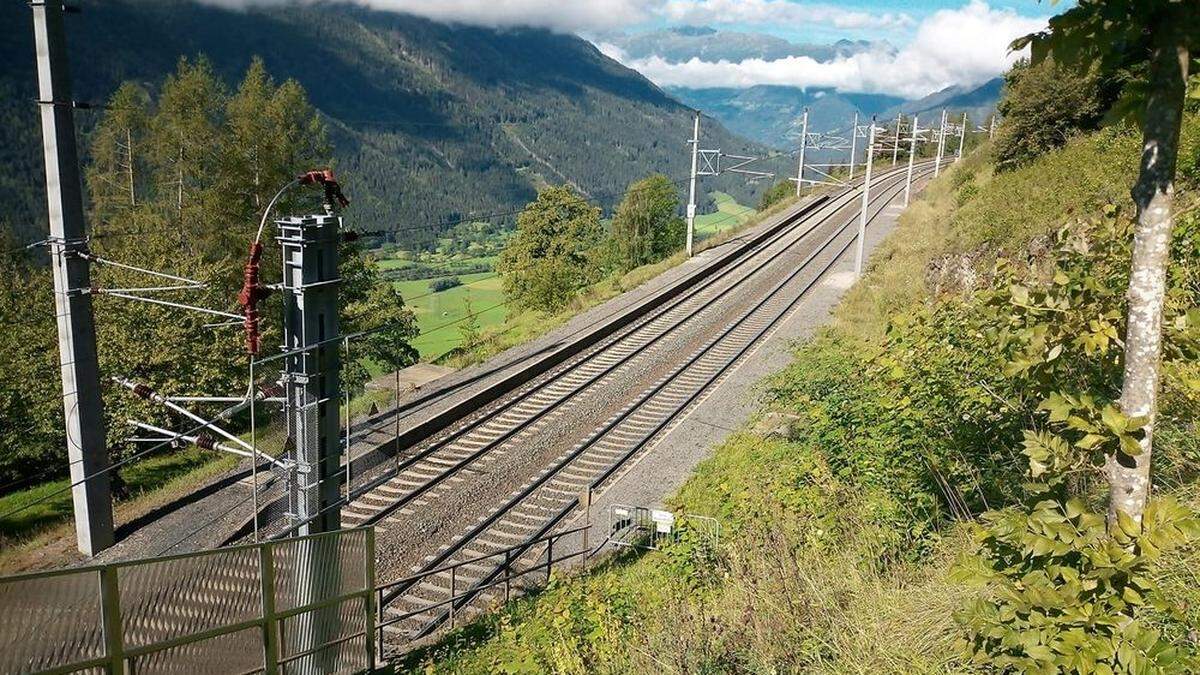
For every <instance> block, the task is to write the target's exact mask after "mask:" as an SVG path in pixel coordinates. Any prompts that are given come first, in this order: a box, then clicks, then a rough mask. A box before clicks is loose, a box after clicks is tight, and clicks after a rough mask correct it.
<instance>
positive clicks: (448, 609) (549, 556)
mask: <svg viewBox="0 0 1200 675" xmlns="http://www.w3.org/2000/svg"><path fill="white" fill-rule="evenodd" d="M591 527H592V525H590V524H589V525H580V526H577V527H573V528H570V529H566V530H563V531H561V532H554V533H551V534H546V535H542V536H540V537H538V538H536V539H531V540H529V541H526V542H522V543H520V544H516V545H514V546H510V547H508V548H505V549H502V550H499V551H495V552H493V553H488V554H485V555H480V556H475V557H472V558H467V559H464V560H460V561H458V562H455V563H448V564H445V565H441V566H439V567H435V568H432V569H428V570H424V571H422V572H419V573H417V574H412V575H409V576H406V577H403V578H401V579H396V580H395V581H391V582H388V583H386V584H381V585H380V586H379V587H378V588H377V589H376V590H377V592H378V594H379V595H378V600H377V603H376V606H377V607H378V608H379V616H378V618H377V619H376V627H377V630H378V631H379V637H378V642H379V644H381V645H382V644H383V641H384V630H385V629H386V628H387V627H389V626H393V625H396V624H399V623H402V622H404V621H408V620H410V619H414V618H416V617H419V616H421V615H426V614H433V616H431V617H430V618H429V620H428V621H427V622H425V626H423V627H422V628H423V629H424V631H423V632H422V633H420V634H417V635H414V636H413V638H414V639H416V638H418V637H423V635H424V634H427V633H428V632H430V631H432V629H434V628H437V627H438V625H439V624H441V623H442V622H448V625H449V627H450V628H454V627H455V625H456V623H457V618H458V617H457V615H458V612H459V611H460V610H461V609H462V608H463V607H464V606H466V605H467V604H469V603H470V602H471V601H472V600H473V599H475V598H476V597H478V596H479V595H480V594H481V593H483V592H484V591H487V590H489V589H492V588H498V587H500V586H503V587H504V601H505V602H508V601H509V600H511V599H512V596H513V590H514V585H515V582H518V581H521V580H523V579H524V578H525V577H527V576H528V575H530V574H534V573H537V572H541V571H542V570H545V577H546V579H547V580H549V578H550V575H551V573H552V571H553V566H554V565H555V564H556V563H558V564H561V563H563V562H565V561H567V560H571V559H574V558H577V557H579V556H583V555H587V554H589V553H591V551H590V549H589V536H588V535H589V530H590V529H591ZM576 534H581V539H582V543H581V545H580V546H579V547H578V548H575V549H572V550H569V551H566V552H563V551H562V549H561V547H560V549H559V554H558V557H555V551H554V548H555V543H556V542H558V541H560V540H561V539H563V538H564V537H570V536H572V535H576ZM543 544H544V545H545V553H544V554H538V555H537V556H536V560H538V561H540V562H535V563H532V564H527V565H525V566H524V567H519V565H520V560H521V559H522V558H524V557H527V556H528V555H529V553H530V552H531V551H533V550H535V549H537V548H540V547H541V546H542V545H543ZM501 559H503V560H501ZM487 561H494V565H493V566H494V567H495V570H494V571H493V572H491V573H489V574H486V575H484V577H483V578H482V579H480V580H478V581H475V582H472V583H469V584H467V585H466V586H465V587H464V588H462V589H461V591H460V589H459V588H458V586H457V580H458V578H459V570H461V569H462V568H463V567H467V566H479V565H480V564H481V563H486V562H487ZM447 573H449V575H450V586H449V588H448V589H447V594H446V597H445V598H443V599H441V600H434V601H431V602H429V603H426V604H424V605H421V606H420V607H418V608H416V609H412V610H408V611H405V612H399V613H394V614H391V615H388V614H387V612H386V610H387V607H388V605H389V604H390V603H391V602H393V601H395V600H396V598H397V597H399V594H397V593H396V592H395V591H396V590H397V589H407V588H411V587H412V586H414V585H416V584H417V583H418V582H420V581H423V580H426V579H429V578H432V577H436V576H439V575H444V574H447Z"/></svg>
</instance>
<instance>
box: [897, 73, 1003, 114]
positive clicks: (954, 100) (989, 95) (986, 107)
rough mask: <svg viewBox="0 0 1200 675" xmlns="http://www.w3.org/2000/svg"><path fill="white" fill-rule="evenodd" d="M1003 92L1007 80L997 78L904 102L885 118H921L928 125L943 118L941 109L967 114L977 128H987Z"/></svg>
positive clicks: (954, 87) (956, 86)
mask: <svg viewBox="0 0 1200 675" xmlns="http://www.w3.org/2000/svg"><path fill="white" fill-rule="evenodd" d="M1003 88H1004V78H1002V77H996V78H993V79H990V80H988V81H987V82H984V83H983V84H981V85H979V86H978V87H965V86H961V85H955V86H952V87H946V88H945V89H943V90H941V91H939V92H935V93H933V94H930V95H929V96H926V97H924V98H921V99H917V100H915V101H905V102H904V103H901V104H899V105H896V106H894V107H892V108H890V109H888V110H886V111H885V112H884V116H885V117H895V116H896V114H897V113H903V114H905V115H913V114H916V115H919V116H921V117H924V118H925V119H926V120H927V121H929V120H933V119H934V117H940V116H941V114H942V109H943V108H945V109H946V110H948V111H950V112H952V113H955V114H957V115H962V114H963V113H964V112H965V113H967V116H968V117H969V118H970V119H971V120H972V121H973V122H974V123H975V124H985V123H986V122H987V120H988V119H989V118H990V117H991V116H992V113H994V112H996V104H997V103H999V102H1000V93H1001V91H1002V90H1003Z"/></svg>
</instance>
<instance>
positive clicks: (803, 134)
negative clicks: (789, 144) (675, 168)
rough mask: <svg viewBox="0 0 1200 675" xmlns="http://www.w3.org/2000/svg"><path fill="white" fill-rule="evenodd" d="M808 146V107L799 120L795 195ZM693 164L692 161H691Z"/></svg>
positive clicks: (802, 178)
mask: <svg viewBox="0 0 1200 675" xmlns="http://www.w3.org/2000/svg"><path fill="white" fill-rule="evenodd" d="M807 147H808V108H805V109H804V117H803V118H802V121H801V122H800V168H798V169H796V196H797V197H799V196H800V188H802V187H804V151H805V149H807ZM693 164H694V161H693Z"/></svg>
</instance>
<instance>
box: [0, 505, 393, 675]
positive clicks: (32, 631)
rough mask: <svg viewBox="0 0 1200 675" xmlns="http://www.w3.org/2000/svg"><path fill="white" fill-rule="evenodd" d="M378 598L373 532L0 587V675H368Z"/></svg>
mask: <svg viewBox="0 0 1200 675" xmlns="http://www.w3.org/2000/svg"><path fill="white" fill-rule="evenodd" d="M374 588H375V535H374V531H373V530H371V529H370V528H359V529H354V530H341V531H337V532H329V533H326V534H318V535H313V536H309V537H298V538H293V539H285V540H282V541H276V542H269V543H263V544H251V545H246V546H233V547H229V548H221V549H215V550H211V551H203V552H199V553H193V554H184V555H178V556H170V557H165V558H154V559H150V560H138V561H131V562H122V563H114V564H110V565H97V566H92V567H80V568H76V569H67V570H57V571H53V572H42V573H33V574H24V575H19V576H14V577H7V578H2V579H0V608H2V611H0V672H3V673H41V674H46V675H49V674H56V673H75V672H87V673H110V674H114V675H119V674H123V673H181V674H182V673H188V674H192V673H221V674H224V673H270V674H274V673H289V674H290V673H350V672H362V671H364V670H368V669H370V668H372V667H374V664H375V630H374V618H375V595H374Z"/></svg>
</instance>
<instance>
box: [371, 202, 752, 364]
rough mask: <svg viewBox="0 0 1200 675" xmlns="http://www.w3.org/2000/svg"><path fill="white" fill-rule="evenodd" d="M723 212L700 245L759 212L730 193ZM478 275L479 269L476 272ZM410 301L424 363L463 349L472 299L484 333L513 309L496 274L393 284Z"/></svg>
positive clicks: (703, 221)
mask: <svg viewBox="0 0 1200 675" xmlns="http://www.w3.org/2000/svg"><path fill="white" fill-rule="evenodd" d="M712 196H713V199H714V200H715V201H716V203H717V209H718V210H717V212H716V213H710V214H705V215H701V216H697V217H696V239H697V241H702V240H704V239H707V238H709V237H712V236H714V235H716V234H719V233H721V232H723V231H725V230H729V229H733V228H736V227H738V226H740V225H742V224H743V223H745V222H746V221H747V220H749V219H750V218H752V217H753V216H754V214H755V210H754V209H752V208H749V207H746V206H742V205H741V204H738V203H737V201H735V200H734V198H733V197H731V196H730V195H728V194H726V193H724V192H713V193H712ZM496 259H497V258H496V256H495V255H491V256H479V257H473V258H463V259H457V260H452V259H449V258H440V256H429V257H427V259H426V260H423V261H421V262H414V261H411V260H402V259H399V258H388V257H384V258H381V259H380V260H379V261H378V264H379V266H380V267H381V268H382V269H384V270H387V271H400V270H403V269H405V268H408V267H412V266H417V265H427V266H431V267H433V268H434V269H436V270H437V271H439V272H440V271H444V270H446V269H448V268H453V267H460V266H461V267H463V268H466V267H470V266H475V265H480V264H486V265H487V266H489V267H490V266H493V265H494V264H495V262H496ZM474 269H478V267H475V268H474ZM455 276H456V277H457V278H458V279H459V281H461V282H462V285H460V286H455V287H453V288H449V289H447V290H444V291H440V292H437V293H434V292H433V291H432V290H431V289H430V284H431V283H432V282H434V281H436V280H438V279H449V278H451V277H455ZM393 283H394V284H395V286H396V288H397V289H399V290H400V293H401V295H403V296H404V301H405V302H406V303H408V305H409V306H410V307H412V308H413V312H414V313H415V314H416V317H417V323H418V325H419V326H420V329H421V335H420V336H419V337H418V338H417V339H416V340H414V341H413V346H414V347H416V348H417V350H418V351H419V352H420V353H421V359H422V360H423V361H432V360H434V359H437V358H438V357H439V356H441V355H442V354H445V353H446V352H448V351H450V350H451V349H453V348H455V347H457V346H458V345H459V343H460V342H461V335H460V329H461V326H462V322H461V321H460V320H461V319H463V318H465V317H466V315H467V310H466V307H465V302H466V299H467V297H468V296H469V297H470V299H471V305H472V310H473V311H474V312H476V313H477V314H478V319H479V328H480V330H481V331H482V330H486V329H488V328H492V327H495V326H499V325H501V324H503V323H504V322H505V320H506V319H507V318H508V316H509V313H508V307H507V306H504V304H503V303H504V301H505V296H504V289H503V288H502V286H501V282H500V278H499V277H497V276H496V275H495V273H494V272H477V273H472V274H457V275H453V274H442V275H440V276H437V277H433V278H428V279H412V280H404V281H395V282H393Z"/></svg>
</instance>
